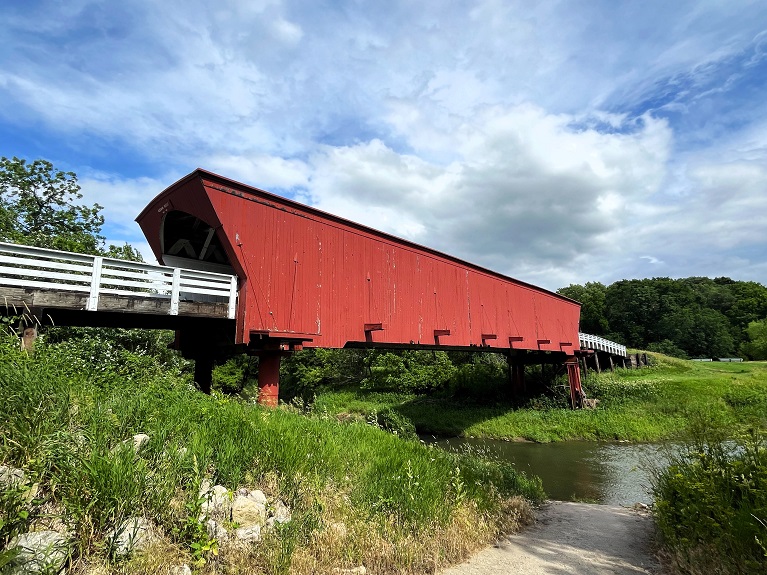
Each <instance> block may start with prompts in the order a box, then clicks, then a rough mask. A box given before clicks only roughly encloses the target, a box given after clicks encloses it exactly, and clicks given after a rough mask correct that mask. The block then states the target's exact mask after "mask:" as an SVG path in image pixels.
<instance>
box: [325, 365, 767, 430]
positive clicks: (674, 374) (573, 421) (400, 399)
mask: <svg viewBox="0 0 767 575" xmlns="http://www.w3.org/2000/svg"><path fill="white" fill-rule="evenodd" d="M651 358H652V361H653V366H652V367H648V368H642V369H636V370H623V369H619V370H616V371H615V372H613V373H602V374H595V373H593V372H590V373H589V375H588V377H587V378H586V379H585V381H584V382H583V387H584V389H585V391H586V393H587V395H588V396H589V397H592V398H596V399H599V401H600V403H599V404H598V407H597V409H593V410H578V411H573V410H570V409H567V408H565V407H557V403H556V402H555V401H551V400H541V401H532V402H530V403H528V406H527V407H522V408H518V407H514V406H512V405H511V404H508V403H500V402H498V403H488V402H479V401H477V400H473V401H472V400H465V399H464V400H456V399H445V398H440V399H437V398H434V397H429V396H424V395H415V394H406V393H393V392H388V393H380V392H375V391H366V390H362V389H344V390H327V391H323V392H321V393H319V394H318V395H317V397H316V401H315V403H314V409H315V411H320V412H326V413H329V414H334V415H338V414H347V416H351V417H354V416H358V417H369V416H370V414H371V413H373V412H377V411H380V410H382V409H386V408H389V409H392V410H394V411H395V412H397V413H399V414H401V415H402V416H404V417H406V418H408V419H409V420H410V421H412V422H413V424H414V425H415V427H416V429H417V430H418V432H419V433H423V434H435V435H445V436H470V437H488V438H497V439H526V440H532V441H539V442H549V441H561V440H566V439H586V440H626V441H653V440H659V439H664V438H668V437H672V436H674V435H675V434H676V433H677V432H679V431H680V430H682V429H685V428H686V427H687V424H688V423H689V422H690V421H691V419H693V418H695V417H697V416H699V415H700V414H702V413H703V414H705V413H710V414H712V416H713V417H716V418H717V419H718V421H720V423H721V424H722V425H754V424H755V425H757V426H761V427H764V426H765V418H766V417H767V363H766V362H748V363H719V362H710V363H708V362H706V363H703V362H691V361H684V360H677V359H673V358H669V357H666V356H662V355H654V354H651ZM560 396H561V397H565V394H564V388H563V389H562V390H561V393H560Z"/></svg>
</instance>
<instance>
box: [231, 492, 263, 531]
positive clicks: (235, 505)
mask: <svg viewBox="0 0 767 575" xmlns="http://www.w3.org/2000/svg"><path fill="white" fill-rule="evenodd" d="M232 521H233V522H234V523H238V524H239V525H240V527H252V526H254V525H258V526H259V527H260V526H261V525H263V524H264V523H265V522H266V505H265V504H264V503H261V502H259V501H258V500H256V499H255V498H253V497H251V496H250V495H247V496H243V495H238V496H237V497H235V498H234V501H233V502H232Z"/></svg>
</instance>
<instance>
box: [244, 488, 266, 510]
mask: <svg viewBox="0 0 767 575" xmlns="http://www.w3.org/2000/svg"><path fill="white" fill-rule="evenodd" d="M247 495H248V497H250V498H251V499H253V501H255V502H257V503H261V504H263V505H264V507H266V495H264V492H263V491H261V490H260V489H254V490H253V491H248V493H247Z"/></svg>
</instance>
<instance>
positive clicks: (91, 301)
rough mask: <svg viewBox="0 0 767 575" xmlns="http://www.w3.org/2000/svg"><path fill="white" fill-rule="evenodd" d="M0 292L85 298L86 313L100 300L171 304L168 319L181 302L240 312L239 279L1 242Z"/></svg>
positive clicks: (231, 317)
mask: <svg viewBox="0 0 767 575" xmlns="http://www.w3.org/2000/svg"><path fill="white" fill-rule="evenodd" d="M0 286H13V287H20V288H36V289H50V290H64V291H70V292H71V291H74V292H85V293H87V294H88V302H87V306H86V309H87V310H88V311H97V310H98V309H99V296H100V295H102V294H110V295H128V296H133V297H147V298H168V299H170V310H169V312H168V313H169V314H170V315H178V310H179V302H180V301H182V300H185V301H186V300H190V301H195V300H201V299H202V300H206V301H209V300H210V299H211V298H215V300H216V301H221V302H227V303H228V317H229V319H233V318H234V317H235V314H236V310H237V277H236V276H231V275H226V274H219V273H213V272H206V271H198V270H190V269H184V268H171V267H166V266H160V265H152V264H145V263H138V262H130V261H125V260H118V259H113V258H106V257H102V256H91V255H85V254H76V253H70V252H62V251H58V250H49V249H45V248H36V247H31V246H21V245H16V244H7V243H2V242H0Z"/></svg>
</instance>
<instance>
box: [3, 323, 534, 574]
mask: <svg viewBox="0 0 767 575" xmlns="http://www.w3.org/2000/svg"><path fill="white" fill-rule="evenodd" d="M17 345H18V344H17V343H16V341H11V340H5V341H2V342H0V348H1V349H0V389H2V394H3V400H2V402H0V438H1V439H0V464H2V465H5V466H10V467H13V468H16V469H21V470H23V472H24V474H25V480H24V482H23V483H22V484H21V485H13V486H11V485H9V484H3V485H0V571H3V564H4V563H6V564H7V562H8V561H11V560H13V558H12V556H11V555H10V554H9V553H8V551H7V550H6V546H7V545H8V543H9V542H10V541H11V539H12V538H13V537H14V536H16V535H18V534H19V533H24V532H26V531H29V530H39V529H44V528H47V527H51V526H52V527H54V528H55V529H57V530H60V531H62V532H66V533H68V536H69V537H70V540H71V548H70V550H71V553H72V558H71V563H72V565H71V569H70V572H71V573H75V574H77V573H95V572H98V573H124V574H134V573H136V574H137V573H169V572H170V568H171V567H172V566H174V565H176V566H178V565H181V564H183V563H187V564H189V565H192V566H193V567H194V568H195V570H196V572H199V573H288V572H290V573H331V572H333V570H334V569H336V568H352V567H355V566H359V565H365V566H366V567H367V568H368V569H369V570H370V571H372V572H375V573H429V572H434V571H435V570H437V569H439V568H440V567H442V566H444V565H446V564H449V563H452V562H456V561H460V560H462V559H464V558H466V557H467V556H468V555H469V553H471V552H472V551H473V550H475V549H477V548H478V547H480V546H482V545H484V544H487V543H488V542H490V541H492V540H493V538H494V537H496V536H497V534H498V533H500V532H503V531H507V530H510V529H513V528H514V527H515V525H516V524H517V523H518V522H520V521H523V520H524V519H525V517H527V516H528V515H529V512H530V505H529V503H528V502H529V501H535V500H538V499H540V498H542V497H543V493H542V490H541V487H540V482H539V481H538V480H537V479H528V478H526V477H524V476H523V475H521V474H518V473H517V472H516V471H515V470H514V469H513V467H512V466H511V465H509V464H502V463H498V462H491V461H484V460H479V459H476V458H473V457H468V456H456V455H451V454H448V453H445V452H443V451H441V450H438V449H436V448H430V447H427V446H425V445H423V444H421V443H419V442H418V441H412V440H403V439H401V438H399V437H397V436H395V435H393V434H391V433H387V432H385V431H383V430H381V429H379V428H378V427H376V426H375V425H370V424H368V423H365V422H356V421H352V422H341V421H339V420H338V419H337V418H336V417H332V416H329V415H327V414H324V413H322V412H319V411H314V412H312V413H308V414H307V413H302V412H299V410H297V409H291V408H282V409H277V410H264V409H261V408H258V407H256V406H253V405H249V404H246V403H244V402H242V401H239V400H236V399H230V398H226V397H224V396H220V395H219V396H213V397H211V396H206V395H204V394H201V393H199V392H197V391H194V389H193V388H191V387H190V385H189V383H188V379H187V380H185V379H184V378H183V377H181V376H180V375H179V373H177V372H174V371H173V370H172V369H169V368H168V367H167V366H163V365H159V364H157V363H156V361H154V360H153V359H152V358H151V357H149V356H147V355H145V354H142V353H140V352H127V351H125V350H124V349H118V348H116V347H115V346H112V345H109V344H108V342H106V343H105V342H102V341H99V340H98V338H96V339H95V340H94V339H91V340H82V341H69V342H64V343H61V344H57V345H46V344H45V342H44V341H43V342H41V343H40V345H39V346H38V348H37V351H36V355H35V357H34V358H30V357H27V356H26V355H25V354H24V353H23V352H19V351H18V349H17ZM138 433H143V434H147V435H148V436H149V441H148V443H147V444H146V445H145V446H144V447H142V448H141V450H140V451H136V450H135V449H133V448H131V447H126V446H125V444H124V443H123V442H124V441H125V440H126V439H127V440H129V441H130V438H131V437H132V436H133V435H134V434H138ZM203 481H210V483H211V484H216V483H220V484H222V485H224V486H225V487H226V488H227V489H228V490H230V492H231V493H233V492H235V491H236V490H237V489H239V488H242V487H247V488H251V489H253V488H258V489H261V490H263V491H264V492H265V493H266V495H267V496H268V497H269V498H270V500H272V501H275V500H280V501H284V502H285V503H286V504H287V506H288V507H289V508H290V509H291V511H292V520H291V521H289V522H287V523H285V524H283V525H280V526H277V527H275V528H274V529H272V530H265V531H264V538H263V540H262V541H261V542H259V543H250V544H242V543H232V542H231V541H230V542H229V543H225V542H224V541H223V540H221V541H219V540H217V538H216V537H215V536H213V535H211V534H209V533H208V532H207V531H206V528H205V526H204V521H205V518H204V517H202V518H201V517H200V497H199V495H198V493H199V487H200V485H201V483H202V482H203ZM523 497H525V498H526V499H523ZM130 516H141V517H143V518H145V519H147V520H149V521H150V522H151V524H152V525H154V526H155V528H156V530H157V532H158V533H159V536H160V538H159V540H158V541H156V542H155V543H153V544H152V545H151V546H150V547H149V548H148V549H146V550H144V551H143V552H138V553H134V555H132V556H131V557H130V558H128V559H124V558H116V557H114V556H112V554H111V551H110V545H109V541H108V537H109V536H108V533H109V531H110V530H111V529H113V528H114V527H115V526H117V525H119V524H120V522H121V521H122V520H123V519H125V518H126V517H130ZM231 527H232V528H235V527H236V525H234V526H231Z"/></svg>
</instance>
